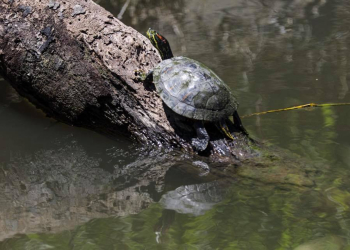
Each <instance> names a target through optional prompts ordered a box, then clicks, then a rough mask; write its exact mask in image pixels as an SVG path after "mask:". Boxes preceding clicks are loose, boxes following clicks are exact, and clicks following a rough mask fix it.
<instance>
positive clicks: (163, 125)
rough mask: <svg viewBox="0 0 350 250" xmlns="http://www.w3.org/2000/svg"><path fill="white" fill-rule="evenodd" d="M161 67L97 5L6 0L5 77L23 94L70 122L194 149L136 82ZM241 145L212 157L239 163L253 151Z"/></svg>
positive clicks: (1, 25) (84, 0) (0, 58)
mask: <svg viewBox="0 0 350 250" xmlns="http://www.w3.org/2000/svg"><path fill="white" fill-rule="evenodd" d="M160 61H161V58H160V56H159V54H158V52H157V51H156V49H155V48H154V47H153V46H152V45H151V43H150V42H149V40H148V39H147V38H146V37H144V36H142V35H141V34H140V33H138V32H137V31H135V30H134V29H133V28H131V27H128V26H126V25H124V24H123V23H121V22H120V21H119V20H118V19H116V18H115V17H113V16H112V15H111V14H110V13H109V12H107V11H106V10H104V9H103V8H102V7H100V6H98V5H97V4H95V3H94V2H92V1H91V0H74V1H73V0H65V1H55V0H50V1H41V0H17V1H14V0H0V73H1V74H2V75H3V76H4V77H5V78H6V79H8V80H9V82H10V83H11V84H12V86H13V87H14V88H15V89H16V90H17V91H18V92H19V93H20V94H21V95H22V96H24V97H26V98H28V99H29V100H30V101H31V102H32V103H34V104H35V105H36V106H37V107H38V108H40V109H42V110H43V111H44V112H45V113H46V114H48V115H49V116H52V117H54V118H56V119H58V120H60V121H63V122H65V123H68V124H73V125H77V126H83V127H86V128H90V129H92V130H95V131H98V132H100V133H104V134H108V135H110V136H119V135H120V134H124V135H127V136H130V137H132V138H133V139H135V140H137V141H139V142H141V143H143V144H147V145H156V146H164V147H167V148H168V147H180V148H183V149H185V150H186V151H192V147H191V144H190V141H191V140H190V139H191V136H189V135H187V134H185V133H182V131H181V130H179V129H176V126H175V127H174V124H175V122H173V123H172V122H171V115H169V112H170V113H171V111H170V110H165V109H167V108H166V107H165V106H164V105H163V102H162V100H161V99H160V98H159V97H158V95H157V94H156V93H155V92H154V91H152V90H151V89H149V88H148V87H147V86H144V84H142V83H140V82H138V81H137V80H136V79H135V71H136V70H143V71H145V72H147V71H149V70H150V69H152V68H153V67H154V66H155V65H157V64H158V63H159V62H160ZM194 135H195V134H194V133H192V136H194ZM237 140H238V141H236V142H235V143H233V142H228V141H227V140H224V139H223V136H221V137H220V136H219V137H216V138H213V140H212V141H211V144H210V150H208V153H207V154H208V155H210V154H214V155H229V156H230V157H232V156H236V157H233V158H237V156H238V155H242V153H239V152H237V150H239V151H244V152H248V151H247V150H246V147H245V149H243V147H242V148H240V145H241V143H237V142H241V141H242V142H245V144H244V145H245V146H246V145H247V144H246V141H247V140H246V138H245V136H243V135H242V136H238V139H237ZM222 144H225V150H224V151H225V152H222V150H216V148H218V147H220V149H222Z"/></svg>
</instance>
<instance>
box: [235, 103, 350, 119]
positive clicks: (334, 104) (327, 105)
mask: <svg viewBox="0 0 350 250" xmlns="http://www.w3.org/2000/svg"><path fill="white" fill-rule="evenodd" d="M344 105H350V103H348V102H344V103H323V104H316V103H308V104H304V105H298V106H293V107H289V108H283V109H274V110H269V111H263V112H258V113H253V114H249V115H243V116H242V118H246V117H250V116H255V115H264V114H268V113H274V112H281V111H288V110H295V109H302V108H310V107H329V106H344Z"/></svg>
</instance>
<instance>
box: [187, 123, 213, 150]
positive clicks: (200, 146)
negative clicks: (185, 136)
mask: <svg viewBox="0 0 350 250" xmlns="http://www.w3.org/2000/svg"><path fill="white" fill-rule="evenodd" d="M194 127H195V129H196V132H197V138H193V139H192V142H191V144H192V146H193V147H194V149H195V150H196V151H198V152H199V151H204V150H205V149H206V148H207V146H208V143H209V135H208V132H207V130H206V129H205V127H204V124H203V122H202V121H197V122H195V123H194Z"/></svg>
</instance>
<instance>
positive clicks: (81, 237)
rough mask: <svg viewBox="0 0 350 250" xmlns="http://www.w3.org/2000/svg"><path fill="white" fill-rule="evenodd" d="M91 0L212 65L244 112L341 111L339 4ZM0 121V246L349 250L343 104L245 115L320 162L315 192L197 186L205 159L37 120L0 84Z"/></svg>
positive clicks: (214, 182)
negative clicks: (288, 108)
mask: <svg viewBox="0 0 350 250" xmlns="http://www.w3.org/2000/svg"><path fill="white" fill-rule="evenodd" d="M97 2H98V3H99V4H101V5H102V6H104V7H105V8H107V9H108V10H109V11H111V12H112V13H113V14H114V15H115V16H119V17H120V18H121V20H122V21H123V22H124V23H126V24H127V25H130V26H132V27H134V28H135V29H136V30H138V31H140V32H143V33H144V32H145V31H146V30H147V29H148V28H149V27H152V28H154V29H157V30H159V32H161V33H162V34H163V35H164V36H165V37H166V38H167V39H168V40H169V41H170V43H171V46H172V50H173V53H174V54H175V55H184V56H188V57H191V58H193V59H196V60H198V61H200V62H202V63H204V64H206V65H207V66H209V67H210V68H212V69H213V70H214V71H215V72H216V73H217V74H218V75H219V76H220V77H221V78H222V79H223V80H224V81H225V82H226V83H227V84H228V85H229V86H230V87H231V88H232V90H233V91H234V93H235V94H236V95H237V97H238V100H239V102H240V107H239V114H240V115H241V116H244V115H247V114H250V113H254V112H260V111H265V110H270V109H277V108H283V107H289V106H293V105H300V104H305V103H311V102H314V103H330V102H331V103H336V102H350V96H349V83H348V82H347V79H348V74H349V73H348V72H349V64H348V62H349V59H350V57H349V55H350V54H349V52H348V51H349V44H350V39H349V23H350V3H349V2H348V1H346V0H337V1H335V0H321V1H318V0H317V1H316V0H315V1H312V0H307V1H296V0H295V1H292V0H290V1H282V0H271V1H253V0H248V1H247V0H236V1H231V0H222V1H214V0H206V1H201V0H192V1H182V0H174V1H164V0H163V1H155V0H148V1H137V0H131V1H112V0H110V1H102V0H101V1H97ZM122 10H125V11H122ZM0 115H1V118H2V119H1V121H2V122H1V124H0V168H1V169H0V180H1V181H0V185H1V190H4V191H3V192H2V193H1V194H0V232H1V233H0V249H6V250H7V249H11V250H12V249H106V250H109V249H238V250H241V249H242V250H244V249H247V250H248V249H249V250H250V249H258V250H259V249H261V250H265V249H266V250H270V249H276V250H277V249H299V250H300V249H349V248H350V247H349V244H348V243H349V240H350V224H349V221H350V220H349V219H350V213H349V206H350V184H349V182H348V179H349V178H348V177H349V176H350V127H349V124H350V108H349V106H342V107H326V108H313V109H303V110H295V111H288V112H281V113H274V114H268V115H261V116H254V117H249V118H244V119H242V120H243V123H244V125H245V127H246V129H247V130H248V131H249V133H250V134H251V135H252V137H254V138H256V139H258V140H261V141H264V142H266V143H269V144H272V145H275V146H278V147H280V148H283V149H286V150H290V152H294V153H297V154H299V155H301V156H302V157H304V158H305V160H308V161H310V162H313V163H322V164H323V166H325V168H324V169H320V170H319V171H320V174H319V179H318V182H317V183H316V185H315V186H314V187H299V186H293V185H279V184H278V183H277V184H276V183H274V184H271V183H264V182H259V181H256V180H251V179H247V178H242V177H239V176H237V178H231V179H221V178H213V177H208V175H207V172H206V171H207V168H208V166H209V168H210V167H213V166H212V165H211V164H210V163H208V162H205V160H203V159H191V158H188V157H186V156H184V155H181V153H180V152H171V153H167V152H162V151H159V150H151V149H150V150H145V149H143V148H141V147H140V146H139V145H134V144H133V143H132V142H131V141H129V140H128V139H126V138H120V140H119V141H112V140H110V139H108V138H105V137H103V136H101V135H98V134H96V133H94V132H91V131H88V130H85V129H81V128H75V127H71V126H67V125H64V124H61V123H58V122H56V121H54V120H52V119H50V118H48V117H45V115H44V114H42V112H40V111H38V110H37V109H36V108H35V107H34V106H32V105H31V104H29V103H28V102H27V101H26V100H23V99H22V98H20V97H19V96H18V95H17V94H16V92H15V91H14V90H13V89H12V88H11V87H10V86H9V85H8V84H7V83H6V82H4V81H1V82H0ZM243 167H244V166H243ZM298 247H299V248H298ZM303 247H304V248H303ZM306 247H308V248H306Z"/></svg>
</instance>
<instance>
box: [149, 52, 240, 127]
mask: <svg viewBox="0 0 350 250" xmlns="http://www.w3.org/2000/svg"><path fill="white" fill-rule="evenodd" d="M153 82H154V84H155V87H156V90H157V92H158V94H159V96H160V97H161V98H162V100H163V101H164V103H165V104H166V105H167V106H168V107H169V108H170V109H172V110H173V111H174V112H175V113H177V114H179V115H182V116H185V117H188V118H191V119H195V120H202V121H218V120H220V119H222V118H225V117H228V116H231V115H232V114H233V112H234V111H236V110H237V108H238V102H237V99H236V97H235V96H234V95H233V94H232V93H231V91H230V89H229V87H228V86H227V85H226V84H225V83H224V82H223V81H222V80H221V79H220V78H219V77H218V76H217V75H216V74H215V73H214V72H213V71H212V70H210V69H209V68H208V67H206V66H205V65H203V64H202V63H200V62H197V61H195V60H193V59H190V58H186V57H182V56H179V57H173V58H171V59H166V60H163V61H162V62H161V63H160V64H158V65H157V66H156V67H155V68H154V69H153Z"/></svg>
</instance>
